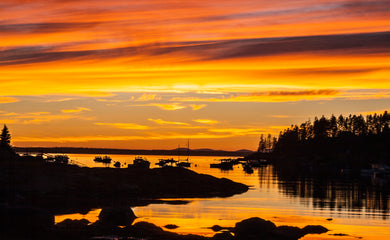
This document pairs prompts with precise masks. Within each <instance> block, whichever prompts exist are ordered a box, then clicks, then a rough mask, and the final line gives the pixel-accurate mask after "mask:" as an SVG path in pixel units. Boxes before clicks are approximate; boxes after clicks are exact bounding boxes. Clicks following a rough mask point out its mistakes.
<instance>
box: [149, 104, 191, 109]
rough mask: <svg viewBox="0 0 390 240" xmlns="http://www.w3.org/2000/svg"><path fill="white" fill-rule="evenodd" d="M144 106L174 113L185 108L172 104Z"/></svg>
mask: <svg viewBox="0 0 390 240" xmlns="http://www.w3.org/2000/svg"><path fill="white" fill-rule="evenodd" d="M145 106H154V107H158V108H160V109H163V110H168V111H175V110H180V109H184V108H186V106H183V105H181V104H179V103H172V104H169V103H166V104H164V103H151V104H147V105H145Z"/></svg>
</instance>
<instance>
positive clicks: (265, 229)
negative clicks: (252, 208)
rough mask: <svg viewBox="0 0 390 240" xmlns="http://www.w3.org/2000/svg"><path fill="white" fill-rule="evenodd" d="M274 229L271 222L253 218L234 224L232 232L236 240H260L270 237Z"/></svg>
mask: <svg viewBox="0 0 390 240" xmlns="http://www.w3.org/2000/svg"><path fill="white" fill-rule="evenodd" d="M275 229H276V226H275V224H274V223H273V222H271V221H267V220H264V219H262V218H258V217H254V218H249V219H245V220H243V221H241V222H238V223H236V226H235V227H234V229H233V231H234V234H235V238H236V239H239V240H241V239H245V240H249V239H261V238H267V237H268V236H270V235H272V232H273V231H274V230H275Z"/></svg>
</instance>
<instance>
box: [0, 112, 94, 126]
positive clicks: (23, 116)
mask: <svg viewBox="0 0 390 240" xmlns="http://www.w3.org/2000/svg"><path fill="white" fill-rule="evenodd" d="M0 117H5V118H6V120H5V121H8V122H12V123H15V124H23V125H29V124H43V123H48V122H52V121H66V120H71V119H79V120H86V121H89V120H92V119H93V117H85V116H81V115H69V114H52V113H50V112H23V113H16V112H6V113H0Z"/></svg>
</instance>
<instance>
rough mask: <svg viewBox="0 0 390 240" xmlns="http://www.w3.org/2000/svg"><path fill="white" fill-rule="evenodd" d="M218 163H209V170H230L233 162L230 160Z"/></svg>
mask: <svg viewBox="0 0 390 240" xmlns="http://www.w3.org/2000/svg"><path fill="white" fill-rule="evenodd" d="M219 161H220V162H219V163H210V168H219V169H221V170H232V169H233V161H231V159H220V160H219Z"/></svg>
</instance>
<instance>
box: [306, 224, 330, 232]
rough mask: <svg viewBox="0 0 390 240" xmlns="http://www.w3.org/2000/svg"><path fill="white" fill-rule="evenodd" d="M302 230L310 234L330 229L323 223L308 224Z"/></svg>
mask: <svg viewBox="0 0 390 240" xmlns="http://www.w3.org/2000/svg"><path fill="white" fill-rule="evenodd" d="M302 230H303V232H304V233H305V234H309V233H316V234H321V233H326V232H328V231H329V230H328V229H327V228H326V227H323V226H321V225H307V226H306V227H304V228H302Z"/></svg>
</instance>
